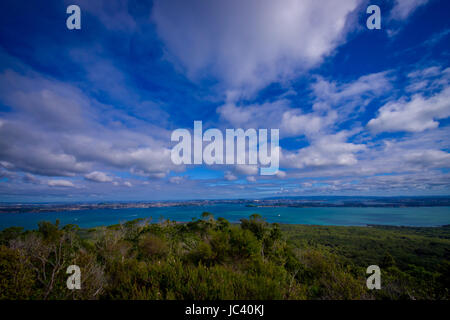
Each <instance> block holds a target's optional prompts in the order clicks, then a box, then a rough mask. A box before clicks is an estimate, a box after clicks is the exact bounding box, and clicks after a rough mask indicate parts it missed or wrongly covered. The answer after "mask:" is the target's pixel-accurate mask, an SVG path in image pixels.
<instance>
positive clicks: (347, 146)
mask: <svg viewBox="0 0 450 320" xmlns="http://www.w3.org/2000/svg"><path fill="white" fill-rule="evenodd" d="M348 135H349V133H348V132H345V131H341V132H339V133H337V134H334V135H326V136H321V137H320V138H318V139H317V140H314V141H313V142H312V143H311V145H310V146H308V147H305V148H301V149H299V150H297V151H295V152H290V151H284V152H282V157H281V161H282V162H281V163H282V165H283V166H286V167H291V168H305V167H327V166H350V165H355V164H356V163H357V162H358V159H357V157H356V153H357V152H359V151H362V150H364V149H365V148H366V146H365V145H363V144H355V143H349V142H346V141H345V140H346V139H347V137H348Z"/></svg>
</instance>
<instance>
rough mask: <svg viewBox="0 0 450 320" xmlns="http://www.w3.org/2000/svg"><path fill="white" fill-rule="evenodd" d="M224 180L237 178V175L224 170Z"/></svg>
mask: <svg viewBox="0 0 450 320" xmlns="http://www.w3.org/2000/svg"><path fill="white" fill-rule="evenodd" d="M224 178H225V180H227V181H233V180H237V177H236V176H235V175H234V174H233V173H232V172H230V171H226V172H225V175H224Z"/></svg>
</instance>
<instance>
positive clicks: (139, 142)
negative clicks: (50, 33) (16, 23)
mask: <svg viewBox="0 0 450 320" xmlns="http://www.w3.org/2000/svg"><path fill="white" fill-rule="evenodd" d="M0 101H1V103H3V104H4V105H6V106H8V107H10V108H11V112H9V113H7V114H4V115H3V118H2V121H1V125H0V160H2V161H6V162H8V163H11V166H12V167H13V168H10V169H11V170H17V171H19V170H21V171H25V172H29V173H33V174H39V175H47V176H73V175H76V174H86V175H87V174H89V172H90V171H91V170H92V166H93V165H95V164H96V165H98V166H109V167H115V168H119V169H125V170H132V171H133V172H135V173H137V174H141V175H147V176H152V177H164V176H165V175H166V174H167V173H168V172H169V171H170V170H171V169H173V170H181V169H182V168H180V167H176V166H175V165H173V164H172V162H171V161H170V149H169V147H168V144H169V139H168V131H167V130H165V129H161V128H159V129H158V128H155V127H154V126H152V125H150V126H146V125H145V124H142V125H141V126H139V125H137V124H136V127H135V128H134V129H133V130H130V129H128V128H126V127H123V126H117V125H116V124H115V122H112V123H109V114H108V112H107V111H104V110H107V108H105V106H104V105H102V104H101V103H99V102H98V101H97V100H95V99H93V98H90V97H88V96H86V95H85V94H84V93H83V92H82V91H81V90H79V89H78V88H77V87H75V86H73V85H70V84H67V83H62V82H60V81H57V80H53V79H50V78H46V77H44V76H42V75H40V74H38V73H36V72H33V71H29V72H28V73H27V74H20V73H18V72H16V71H11V70H6V71H4V72H3V73H1V74H0ZM120 117H121V114H120V112H118V111H115V113H114V119H120ZM125 117H126V121H130V119H129V116H125ZM100 119H101V121H100ZM116 122H117V121H116ZM141 131H142V132H141ZM152 133H155V135H154V136H155V137H154V136H152ZM161 133H164V137H165V138H166V139H164V140H162V139H160V136H161ZM89 177H91V180H92V179H100V180H102V179H104V178H105V177H100V175H99V174H96V175H88V176H87V179H89Z"/></svg>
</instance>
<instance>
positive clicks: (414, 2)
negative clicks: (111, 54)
mask: <svg viewBox="0 0 450 320" xmlns="http://www.w3.org/2000/svg"><path fill="white" fill-rule="evenodd" d="M427 2H428V0H395V5H394V7H393V8H392V10H391V18H393V19H397V20H400V19H406V18H407V17H408V16H409V15H410V14H411V13H413V12H414V10H416V9H417V8H418V7H420V6H422V5H424V4H426V3H427Z"/></svg>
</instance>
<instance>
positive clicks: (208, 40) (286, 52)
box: [152, 0, 360, 91]
mask: <svg viewBox="0 0 450 320" xmlns="http://www.w3.org/2000/svg"><path fill="white" fill-rule="evenodd" d="M359 2H360V1H357V0H348V1H339V2H336V1H333V0H324V1H320V2H319V1H314V0H306V1H305V0H285V1H271V0H249V1H239V0H230V1H202V0H193V1H183V0H173V1H164V0H163V1H161V0H158V1H155V2H154V6H153V12H152V18H153V21H154V22H155V23H156V27H157V31H158V34H159V36H160V37H161V39H162V40H163V41H164V43H165V44H166V47H167V50H168V55H169V58H170V59H172V61H175V62H177V63H179V64H180V65H181V66H182V67H183V68H184V69H185V70H186V72H187V74H188V76H189V77H190V78H192V79H199V78H200V79H201V78H203V77H204V76H214V77H216V78H217V79H218V80H219V81H220V82H221V83H222V84H223V85H224V86H225V87H226V88H227V89H249V90H250V91H252V90H254V89H257V88H261V87H264V86H266V85H267V84H269V83H270V82H273V81H277V80H282V79H285V78H289V77H291V76H292V75H293V74H295V72H296V71H299V70H300V71H301V70H305V69H308V68H310V67H312V66H315V65H317V64H318V63H319V62H321V61H322V59H323V57H324V56H326V55H328V54H329V53H330V52H332V51H333V49H335V48H336V46H337V45H338V44H339V43H341V42H342V40H343V39H344V37H345V34H346V31H347V29H346V22H347V19H348V16H349V14H350V13H352V12H353V10H355V9H356V8H357V6H358V4H359ZM311 17H314V19H311Z"/></svg>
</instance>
